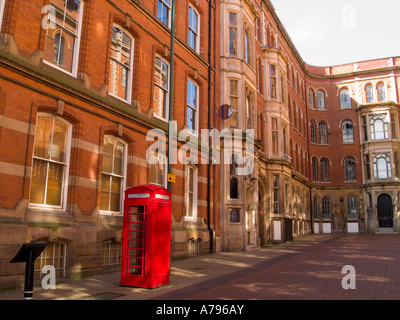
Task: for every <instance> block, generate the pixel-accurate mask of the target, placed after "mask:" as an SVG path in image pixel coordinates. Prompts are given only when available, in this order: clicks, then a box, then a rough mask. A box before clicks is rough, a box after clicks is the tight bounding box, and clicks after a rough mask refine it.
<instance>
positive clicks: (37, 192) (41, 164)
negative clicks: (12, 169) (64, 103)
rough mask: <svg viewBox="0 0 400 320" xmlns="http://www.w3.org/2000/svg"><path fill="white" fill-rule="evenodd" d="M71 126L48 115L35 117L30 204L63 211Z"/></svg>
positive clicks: (66, 188)
mask: <svg viewBox="0 0 400 320" xmlns="http://www.w3.org/2000/svg"><path fill="white" fill-rule="evenodd" d="M71 128H72V125H71V124H69V123H67V122H66V121H64V120H63V119H61V118H60V117H55V116H53V115H50V114H45V113H43V114H38V116H37V122H36V131H35V142H34V148H33V161H32V175H31V186H30V199H29V201H30V204H32V205H34V206H40V207H51V208H62V209H63V208H64V209H65V204H66V203H65V202H66V194H67V190H68V172H69V160H68V159H69V156H70V148H71V146H70V144H71Z"/></svg>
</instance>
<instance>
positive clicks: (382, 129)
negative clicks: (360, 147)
mask: <svg viewBox="0 0 400 320" xmlns="http://www.w3.org/2000/svg"><path fill="white" fill-rule="evenodd" d="M370 128H371V139H372V140H384V139H388V138H389V123H388V122H387V120H386V116H385V115H376V116H373V117H371V121H370Z"/></svg>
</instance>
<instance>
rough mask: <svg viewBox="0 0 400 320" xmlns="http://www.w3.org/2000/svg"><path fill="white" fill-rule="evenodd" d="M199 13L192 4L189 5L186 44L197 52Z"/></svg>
mask: <svg viewBox="0 0 400 320" xmlns="http://www.w3.org/2000/svg"><path fill="white" fill-rule="evenodd" d="M199 29H200V19H199V14H198V13H197V11H196V10H195V9H193V7H192V6H189V26H188V44H189V47H191V48H192V49H193V50H194V51H196V52H197V53H198V52H199V47H200V46H199V38H200V37H199Z"/></svg>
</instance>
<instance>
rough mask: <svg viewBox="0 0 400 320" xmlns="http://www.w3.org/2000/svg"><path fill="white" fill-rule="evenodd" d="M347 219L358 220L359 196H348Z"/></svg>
mask: <svg viewBox="0 0 400 320" xmlns="http://www.w3.org/2000/svg"><path fill="white" fill-rule="evenodd" d="M347 219H348V220H357V219H358V204H357V197H355V196H350V197H348V198H347Z"/></svg>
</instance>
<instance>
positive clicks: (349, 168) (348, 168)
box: [344, 157, 356, 181]
mask: <svg viewBox="0 0 400 320" xmlns="http://www.w3.org/2000/svg"><path fill="white" fill-rule="evenodd" d="M344 168H345V169H344V170H345V178H346V181H355V180H356V161H355V160H354V158H352V157H349V158H346V159H345V160H344Z"/></svg>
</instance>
